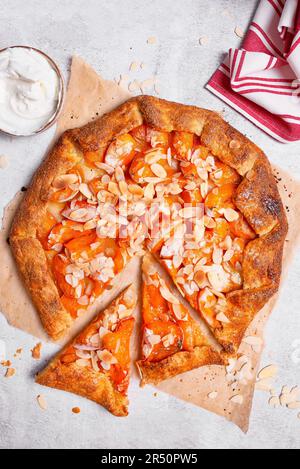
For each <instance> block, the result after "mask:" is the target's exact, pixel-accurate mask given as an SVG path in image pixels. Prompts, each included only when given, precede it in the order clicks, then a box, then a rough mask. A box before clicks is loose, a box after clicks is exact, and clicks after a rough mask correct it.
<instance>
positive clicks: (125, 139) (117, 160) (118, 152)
mask: <svg viewBox="0 0 300 469" xmlns="http://www.w3.org/2000/svg"><path fill="white" fill-rule="evenodd" d="M135 151H136V142H135V140H134V138H133V137H132V136H131V135H130V134H123V135H120V136H119V137H117V138H116V139H115V140H113V141H112V143H111V144H110V145H109V147H108V148H107V151H106V154H105V163H106V164H108V165H109V166H112V167H113V168H116V167H117V166H123V165H125V166H126V165H128V164H129V163H130V162H131V160H132V159H133V157H134V155H135Z"/></svg>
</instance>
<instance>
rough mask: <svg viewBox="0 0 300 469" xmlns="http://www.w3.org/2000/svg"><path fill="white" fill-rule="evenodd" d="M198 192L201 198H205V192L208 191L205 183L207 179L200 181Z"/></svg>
mask: <svg viewBox="0 0 300 469" xmlns="http://www.w3.org/2000/svg"><path fill="white" fill-rule="evenodd" d="M200 192H201V195H202V197H203V198H205V197H206V196H207V193H208V183H207V181H205V182H202V183H201V184H200Z"/></svg>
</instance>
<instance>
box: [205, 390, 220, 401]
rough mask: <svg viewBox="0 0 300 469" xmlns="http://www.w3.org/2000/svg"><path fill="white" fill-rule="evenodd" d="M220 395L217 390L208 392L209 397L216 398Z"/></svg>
mask: <svg viewBox="0 0 300 469" xmlns="http://www.w3.org/2000/svg"><path fill="white" fill-rule="evenodd" d="M217 396H218V392H217V391H211V392H209V393H208V394H207V397H208V398H209V399H216V397H217Z"/></svg>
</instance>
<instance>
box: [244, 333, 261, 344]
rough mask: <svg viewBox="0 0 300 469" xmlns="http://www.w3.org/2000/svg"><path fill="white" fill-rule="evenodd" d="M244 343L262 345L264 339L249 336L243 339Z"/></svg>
mask: <svg viewBox="0 0 300 469" xmlns="http://www.w3.org/2000/svg"><path fill="white" fill-rule="evenodd" d="M242 342H245V343H246V344H248V345H262V342H263V341H262V339H261V338H260V337H257V336H253V335H248V336H246V337H244V338H243V340H242Z"/></svg>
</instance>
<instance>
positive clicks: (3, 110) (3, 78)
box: [0, 46, 64, 136]
mask: <svg viewBox="0 0 300 469" xmlns="http://www.w3.org/2000/svg"><path fill="white" fill-rule="evenodd" d="M63 100H64V80H63V77H62V74H61V72H60V70H59V68H58V66H57V65H56V64H55V62H54V61H53V60H52V59H51V58H50V57H48V55H46V54H45V53H44V52H42V51H40V50H39V49H35V48H34V47H28V46H12V47H7V48H5V49H2V50H0V131H2V132H4V133H6V134H9V135H15V136H29V135H35V134H38V133H40V132H43V131H45V130H46V129H48V128H49V127H51V125H53V124H54V123H55V122H56V120H57V118H58V115H59V113H60V111H61V109H62V106H63Z"/></svg>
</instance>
